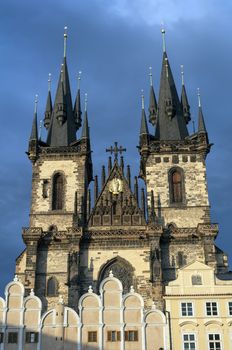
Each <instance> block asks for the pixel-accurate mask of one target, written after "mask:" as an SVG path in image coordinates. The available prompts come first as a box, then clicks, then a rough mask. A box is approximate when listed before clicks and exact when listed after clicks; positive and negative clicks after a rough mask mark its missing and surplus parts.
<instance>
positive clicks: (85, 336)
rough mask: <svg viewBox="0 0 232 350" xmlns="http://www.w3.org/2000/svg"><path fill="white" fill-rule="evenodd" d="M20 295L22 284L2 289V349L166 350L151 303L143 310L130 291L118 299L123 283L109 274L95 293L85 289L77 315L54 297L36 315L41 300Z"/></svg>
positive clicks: (161, 322) (164, 330)
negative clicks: (49, 306) (50, 304)
mask: <svg viewBox="0 0 232 350" xmlns="http://www.w3.org/2000/svg"><path fill="white" fill-rule="evenodd" d="M24 296H25V290H24V286H23V285H22V283H21V282H19V281H18V279H17V278H15V279H14V281H13V282H11V283H9V284H8V285H7V286H6V300H4V299H2V298H0V332H1V336H0V339H2V341H3V342H2V345H1V344H0V349H1V350H22V349H23V350H24V349H25V350H34V349H36V350H51V349H56V350H74V349H76V350H94V349H104V350H119V349H122V348H124V349H133V350H141V349H146V350H160V349H166V348H167V342H168V325H167V322H166V318H165V316H164V314H163V313H162V312H161V311H160V310H157V309H156V308H155V306H154V305H153V307H152V308H151V309H150V310H148V311H145V310H144V302H143V299H142V297H141V295H139V294H138V293H135V291H134V290H133V288H132V289H131V291H130V292H129V293H127V294H125V295H123V289H122V284H121V282H120V281H119V280H118V279H117V278H115V277H113V274H112V273H110V276H109V277H107V278H105V279H104V280H103V281H102V283H101V285H100V295H97V294H95V293H94V292H93V290H92V288H91V287H90V288H89V290H88V292H87V293H85V294H84V295H83V296H82V297H81V298H80V300H79V304H78V310H79V312H78V313H77V312H76V311H75V310H73V309H72V308H70V307H67V306H65V305H64V301H63V299H62V297H59V301H58V302H57V303H56V305H55V307H54V308H53V309H51V310H48V311H47V312H45V313H43V314H42V316H41V311H42V303H41V300H40V299H39V298H38V297H37V296H35V295H34V292H33V291H31V293H30V295H29V296H27V297H26V298H25V297H24ZM3 345H4V346H3Z"/></svg>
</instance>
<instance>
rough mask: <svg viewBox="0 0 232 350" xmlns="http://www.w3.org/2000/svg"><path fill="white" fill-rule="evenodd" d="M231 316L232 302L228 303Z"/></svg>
mask: <svg viewBox="0 0 232 350" xmlns="http://www.w3.org/2000/svg"><path fill="white" fill-rule="evenodd" d="M228 308H229V315H230V316H232V301H229V302H228Z"/></svg>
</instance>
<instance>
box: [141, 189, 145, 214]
mask: <svg viewBox="0 0 232 350" xmlns="http://www.w3.org/2000/svg"><path fill="white" fill-rule="evenodd" d="M141 208H142V211H143V215H144V217H145V218H146V205H145V193H144V188H142V189H141Z"/></svg>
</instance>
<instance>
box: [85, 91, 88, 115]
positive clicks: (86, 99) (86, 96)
mask: <svg viewBox="0 0 232 350" xmlns="http://www.w3.org/2000/svg"><path fill="white" fill-rule="evenodd" d="M87 102H88V94H87V93H85V112H86V111H87Z"/></svg>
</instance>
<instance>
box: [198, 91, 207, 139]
mask: <svg viewBox="0 0 232 350" xmlns="http://www.w3.org/2000/svg"><path fill="white" fill-rule="evenodd" d="M197 96H198V132H199V133H200V132H203V133H206V134H207V130H206V126H205V120H204V116H203V112H202V106H201V94H200V89H199V88H198V89H197Z"/></svg>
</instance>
